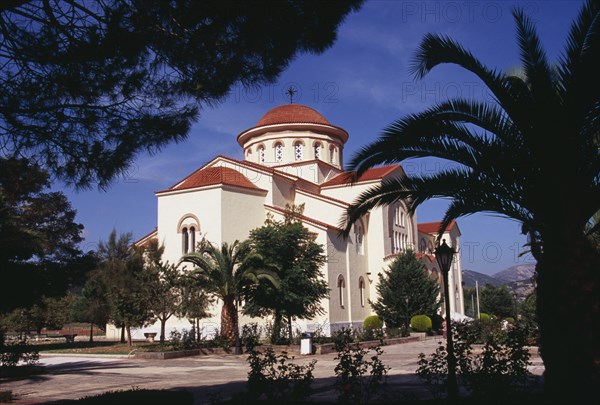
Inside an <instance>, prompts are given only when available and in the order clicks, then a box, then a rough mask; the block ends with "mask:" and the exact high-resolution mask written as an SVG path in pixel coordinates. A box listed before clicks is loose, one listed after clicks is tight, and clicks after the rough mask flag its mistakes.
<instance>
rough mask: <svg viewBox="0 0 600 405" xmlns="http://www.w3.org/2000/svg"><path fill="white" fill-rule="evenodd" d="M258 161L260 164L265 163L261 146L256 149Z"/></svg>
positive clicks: (263, 149) (263, 148)
mask: <svg viewBox="0 0 600 405" xmlns="http://www.w3.org/2000/svg"><path fill="white" fill-rule="evenodd" d="M258 161H259V162H260V163H265V147H264V146H262V145H260V146H259V147H258Z"/></svg>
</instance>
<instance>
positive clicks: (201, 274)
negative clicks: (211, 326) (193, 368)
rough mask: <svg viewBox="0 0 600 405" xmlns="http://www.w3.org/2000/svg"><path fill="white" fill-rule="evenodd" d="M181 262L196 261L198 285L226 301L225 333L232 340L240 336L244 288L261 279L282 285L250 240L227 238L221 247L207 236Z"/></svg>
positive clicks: (223, 327) (223, 311) (195, 271)
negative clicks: (241, 303)
mask: <svg viewBox="0 0 600 405" xmlns="http://www.w3.org/2000/svg"><path fill="white" fill-rule="evenodd" d="M181 262H188V263H192V264H194V265H195V266H196V269H194V277H195V279H196V281H197V283H198V286H199V287H201V288H203V289H204V290H206V291H207V292H208V293H209V294H211V295H212V296H214V297H215V298H218V299H221V300H222V301H223V307H222V309H221V337H223V338H225V339H227V340H229V341H230V342H233V341H235V340H236V338H237V337H238V333H239V330H238V312H237V303H239V301H240V298H241V297H242V296H243V295H244V291H245V290H246V289H247V288H249V287H251V286H253V285H257V284H258V283H259V281H261V280H265V281H268V282H270V283H271V284H273V285H274V286H275V287H278V286H279V279H278V277H277V275H276V274H275V273H274V272H273V271H271V270H269V269H266V268H265V267H264V266H263V261H262V258H261V257H260V256H259V255H258V254H257V253H255V252H254V251H253V250H252V248H251V246H250V244H249V243H248V242H239V241H237V240H236V241H235V242H233V244H231V245H229V244H228V243H226V242H223V244H222V245H221V247H219V246H217V245H215V244H212V243H210V242H207V241H206V240H203V241H201V242H200V244H199V248H198V250H197V251H196V252H194V253H190V254H187V255H185V256H183V257H182V258H181Z"/></svg>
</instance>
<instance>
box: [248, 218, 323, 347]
mask: <svg viewBox="0 0 600 405" xmlns="http://www.w3.org/2000/svg"><path fill="white" fill-rule="evenodd" d="M287 208H288V212H287V214H286V217H285V219H284V221H274V220H273V219H271V218H269V219H267V221H266V223H265V225H264V226H262V227H260V228H257V229H254V230H252V231H251V232H250V240H251V242H252V245H253V246H254V248H255V249H256V251H257V252H258V253H259V254H260V255H261V256H262V257H263V258H264V260H265V262H266V263H267V265H268V266H269V267H270V268H273V269H274V271H275V272H276V273H277V276H278V277H279V280H280V285H279V287H278V288H275V287H273V286H272V285H269V284H265V283H262V284H260V285H259V286H258V288H256V289H253V290H252V291H250V292H249V296H248V300H247V302H246V305H245V306H244V312H245V313H247V314H249V315H251V316H265V315H268V314H269V315H274V320H273V335H272V336H271V341H272V342H276V341H278V340H279V339H280V338H281V327H282V320H283V319H284V317H285V319H286V320H287V328H288V331H287V332H288V336H289V338H290V339H291V338H292V318H293V317H297V318H300V319H312V318H314V317H315V316H317V315H319V314H322V313H323V308H322V306H321V300H322V299H324V298H327V297H328V296H329V287H328V284H327V281H326V280H325V279H324V276H323V273H322V272H321V270H320V268H321V266H322V265H323V264H324V263H325V261H326V256H325V254H324V251H323V247H322V246H321V245H319V244H318V243H316V242H315V235H314V234H312V233H311V232H310V231H309V230H308V229H307V228H305V227H304V226H303V225H302V223H301V222H300V221H298V220H297V215H299V214H301V213H302V210H303V207H302V206H298V207H289V206H288V207H287Z"/></svg>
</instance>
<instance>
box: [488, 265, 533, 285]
mask: <svg viewBox="0 0 600 405" xmlns="http://www.w3.org/2000/svg"><path fill="white" fill-rule="evenodd" d="M534 273H535V264H531V263H528V264H517V265H516V266H512V267H509V268H508V269H505V270H502V271H500V272H498V273H495V274H493V275H492V277H493V278H496V279H498V280H502V281H505V282H506V283H510V282H512V281H520V280H529V279H531V278H532V277H533V275H534Z"/></svg>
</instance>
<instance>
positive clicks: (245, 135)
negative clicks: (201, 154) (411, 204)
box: [107, 104, 464, 336]
mask: <svg viewBox="0 0 600 405" xmlns="http://www.w3.org/2000/svg"><path fill="white" fill-rule="evenodd" d="M348 136H349V135H348V132H346V130H344V129H343V128H341V127H339V126H336V125H332V124H331V123H330V122H329V121H328V120H327V119H326V118H325V117H323V115H321V114H320V113H319V112H317V111H315V110H314V109H312V108H310V107H307V106H304V105H300V104H286V105H281V106H278V107H275V108H273V109H271V110H270V111H268V112H267V113H266V114H265V115H264V116H263V117H262V118H260V119H259V120H258V122H257V123H256V125H255V126H253V127H251V128H248V129H246V130H244V131H242V132H241V133H240V134H239V135H238V137H237V142H238V143H239V145H240V147H241V148H242V149H243V152H244V160H238V159H233V158H231V157H227V156H217V157H215V158H214V159H212V160H211V161H209V162H208V163H206V164H205V165H204V166H202V167H200V168H199V169H197V170H196V171H195V172H193V173H191V174H190V175H189V176H187V177H186V178H184V179H182V180H181V181H179V182H177V183H176V184H174V185H172V186H171V187H168V188H166V189H164V190H161V191H158V192H157V193H156V198H157V199H158V212H157V227H156V230H155V231H154V232H152V233H150V234H149V235H147V236H146V237H144V238H143V239H141V240H140V241H138V244H143V243H144V242H145V241H147V240H149V239H152V238H156V239H158V241H159V243H162V244H164V246H165V251H164V255H163V260H168V261H169V262H170V263H177V262H178V261H179V259H180V258H181V256H182V255H183V254H185V253H188V252H190V251H192V250H193V249H194V246H195V244H196V242H197V241H199V238H201V237H205V238H207V239H208V240H209V241H211V242H213V243H216V244H219V245H220V244H221V243H222V242H228V243H232V242H234V241H235V240H239V241H243V240H246V239H247V238H248V237H249V233H250V231H251V230H252V229H254V228H257V227H260V226H262V225H264V222H265V219H266V218H267V215H269V214H270V215H272V216H273V217H274V219H275V220H282V219H283V215H284V213H285V207H286V204H295V205H300V204H304V212H303V214H302V215H301V216H300V218H301V220H302V222H303V224H304V226H305V227H307V228H308V229H309V230H310V231H311V232H312V233H314V234H315V235H316V242H317V243H319V244H321V245H322V246H323V247H324V249H325V254H326V255H327V262H326V263H325V264H324V265H323V268H322V273H323V274H324V277H325V278H326V281H327V282H328V283H329V288H330V294H329V298H328V299H325V300H323V302H322V303H321V305H322V306H323V308H324V310H325V314H324V315H321V316H319V317H317V318H316V319H312V320H308V321H305V320H296V321H295V325H294V326H295V327H297V328H299V329H300V330H302V331H312V330H315V328H317V327H321V328H323V329H324V331H325V332H326V333H331V332H332V331H335V330H337V329H340V328H341V327H344V326H345V327H348V326H353V327H362V323H363V320H364V319H365V318H366V317H367V316H369V315H373V310H372V308H371V306H370V305H369V299H371V300H375V299H376V289H375V287H376V285H377V282H378V274H379V273H380V272H381V271H382V270H383V269H385V268H387V266H388V265H389V263H390V262H391V261H392V260H393V259H394V257H395V256H396V255H398V254H399V253H401V252H403V251H405V250H407V249H412V250H414V251H415V252H417V255H418V257H419V258H421V260H422V261H423V263H424V265H425V268H426V271H427V273H428V274H429V275H430V276H431V277H433V278H435V279H436V280H439V282H440V285H442V286H443V283H442V276H441V273H440V272H439V269H438V265H437V262H436V260H435V257H434V256H433V252H434V247H435V236H436V234H437V231H438V229H439V226H440V223H439V222H432V223H422V224H419V223H417V219H416V215H411V214H409V213H408V212H407V209H406V206H405V205H404V203H403V202H402V201H399V202H397V203H396V204H394V205H393V206H386V207H377V208H374V209H373V210H371V212H370V213H369V214H367V215H365V216H363V217H362V218H361V219H360V220H359V221H357V222H356V223H354V225H353V228H352V231H351V233H350V236H349V237H348V238H346V239H344V238H342V237H341V236H339V232H340V229H339V221H340V219H341V218H342V215H343V213H344V212H345V210H346V208H347V207H348V206H349V204H350V203H351V202H352V201H353V200H354V199H355V198H356V197H357V196H358V195H359V194H360V193H362V192H363V191H365V190H367V189H369V188H370V187H373V186H375V185H377V184H380V183H381V182H382V181H384V180H385V179H388V178H393V177H397V176H402V175H403V169H402V167H401V166H400V165H397V164H396V165H390V166H383V167H376V168H372V169H370V170H367V171H366V172H365V173H364V174H363V175H362V176H361V177H360V179H358V181H356V182H354V183H351V180H352V176H351V173H348V172H344V170H343V161H344V160H343V159H344V144H345V143H346V141H347V140H348ZM445 239H446V242H447V243H448V244H449V245H450V246H452V247H454V249H455V250H458V249H459V247H460V241H459V239H460V230H459V228H458V224H457V223H456V222H453V223H452V224H451V225H450V226H449V228H448V229H447V230H446V235H445ZM188 266H190V265H189V264H188ZM449 280H450V281H449V284H450V287H449V289H450V307H451V308H450V309H451V311H452V312H456V313H459V314H464V303H463V296H462V286H461V284H462V283H461V281H462V279H461V262H460V255H456V256H455V259H454V261H453V264H452V268H451V270H450V276H449ZM210 312H211V314H212V315H213V316H212V317H211V318H208V319H204V320H203V322H202V333H203V334H204V335H210V334H211V333H213V332H212V331H213V330H216V328H219V322H220V306H219V305H218V304H217V306H215V307H214V308H212V309H211V311H210ZM247 322H259V323H261V322H263V320H258V319H253V318H246V317H242V316H240V325H243V324H244V323H247ZM190 326H191V325H190V323H189V322H188V321H187V320H184V319H176V318H172V319H170V320H169V321H168V322H167V336H168V335H169V330H172V329H174V328H177V329H180V330H181V328H186V329H189V328H190ZM157 330H158V324H156V325H153V326H151V327H149V328H145V329H144V330H143V331H138V333H140V335H141V332H147V331H154V332H156V331H157ZM112 333H113V332H109V331H107V334H111V336H112Z"/></svg>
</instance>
